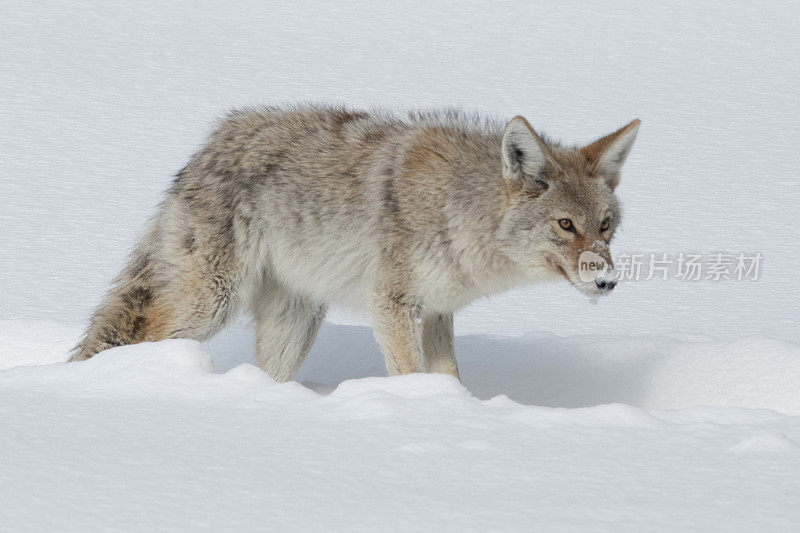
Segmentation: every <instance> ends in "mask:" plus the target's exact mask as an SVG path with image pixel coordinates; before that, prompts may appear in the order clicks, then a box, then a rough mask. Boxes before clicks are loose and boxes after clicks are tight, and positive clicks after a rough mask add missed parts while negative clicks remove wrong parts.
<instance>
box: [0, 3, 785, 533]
mask: <svg viewBox="0 0 800 533" xmlns="http://www.w3.org/2000/svg"><path fill="white" fill-rule="evenodd" d="M798 16H800V5H795V4H791V5H790V4H784V5H781V4H780V3H778V4H770V5H762V4H758V3H740V4H737V6H736V9H731V8H730V4H729V3H724V2H721V1H711V2H702V3H701V2H688V1H683V0H682V1H679V2H672V3H668V4H663V5H647V6H645V5H642V4H640V3H635V2H620V1H618V0H617V1H614V2H611V1H606V0H603V1H599V2H593V3H591V4H586V3H575V2H560V3H557V4H548V5H546V6H545V5H544V4H540V3H537V2H505V3H482V2H463V1H458V2H456V1H454V0H447V1H444V2H423V1H421V0H409V1H405V2H401V3H384V2H373V3H361V2H341V3H336V4H331V3H327V2H317V1H310V2H304V3H289V2H282V3H279V2H255V1H253V0H247V1H245V2H242V3H239V4H237V5H231V4H229V3H215V2H199V3H196V4H194V5H191V6H189V5H184V4H182V3H164V2H155V1H153V0H145V1H141V2H135V3H115V2H91V1H88V0H84V1H78V2H71V3H69V4H64V3H56V2H38V3H29V2H15V1H7V2H3V3H2V5H0V17H2V19H3V21H4V26H3V31H2V32H0V51H2V54H0V57H2V60H1V61H0V138H1V139H2V143H0V176H2V184H3V190H2V194H0V289H2V290H0V292H2V294H3V298H2V299H0V420H2V423H0V529H2V530H4V531H5V530H9V531H47V530H60V531H90V530H122V531H134V530H159V531H169V530H192V531H195V530H220V529H221V530H265V529H267V530H287V529H289V530H364V531H366V530H376V529H377V530H397V531H400V530H402V531H406V530H415V531H416V530H430V529H434V530H442V531H462V530H474V531H477V530H530V529H537V530H546V531H555V530H560V531H586V530H594V531H641V530H647V531H674V530H696V531H709V530H711V531H723V530H724V531H753V530H763V531H776V530H781V531H786V530H797V529H799V528H800V505H798V503H800V500H799V499H798V496H797V495H798V494H800V490H799V489H800V487H799V486H798V485H800V387H798V383H800V327H798V323H797V316H798V314H800V304H799V303H798V302H800V284H798V283H797V269H798V265H800V248H799V247H798V246H797V242H798V236H799V233H798V230H797V226H796V220H795V218H796V216H795V213H796V211H797V209H796V205H797V203H798V201H800V180H798V179H797V175H796V174H797V168H798V158H797V148H796V140H797V139H798V137H799V136H800V100H798V98H797V90H796V88H797V87H798V85H800V69H798V68H797V62H796V57H797V55H798V52H800V37H799V36H798V34H797V31H796V27H795V26H796V25H795V23H794V22H795V21H796V20H797V18H798ZM297 101H324V102H342V103H347V104H349V105H354V106H362V107H371V106H379V107H383V108H391V109H401V108H418V107H437V106H444V105H456V106H462V107H466V108H467V109H471V110H477V111H481V112H485V113H487V114H491V115H493V116H504V117H511V116H514V115H516V114H523V115H525V116H526V117H527V118H528V119H529V120H530V122H531V123H532V124H533V126H534V127H535V128H537V129H539V130H542V131H544V132H545V133H547V134H549V135H550V136H554V137H556V138H561V139H564V140H566V141H568V142H584V141H590V140H592V139H593V138H595V137H597V136H599V135H601V134H603V133H607V132H609V131H611V130H613V129H615V128H618V127H620V126H622V125H623V124H625V123H627V122H629V121H630V120H631V119H633V118H635V117H638V118H640V119H642V127H641V129H640V131H639V136H638V140H637V142H636V145H635V146H634V148H633V151H632V153H631V155H630V157H629V158H628V161H627V162H626V164H625V168H624V169H623V177H622V183H621V185H620V187H619V189H618V194H619V196H620V198H621V200H622V203H623V208H624V209H623V210H624V220H623V223H622V226H621V228H620V230H619V232H618V234H617V235H618V237H617V239H616V240H615V242H614V243H613V245H612V255H613V256H615V257H616V256H617V255H618V254H619V253H622V252H626V253H657V254H658V255H659V257H660V254H662V253H667V254H670V255H672V256H674V255H675V254H678V253H682V252H686V253H703V254H713V253H717V252H721V251H722V252H731V253H734V254H736V253H740V252H742V253H757V252H758V253H761V254H763V257H764V263H763V268H762V272H761V276H760V278H759V279H758V280H757V281H747V282H736V281H728V282H725V281H717V282H714V281H698V282H681V281H676V280H670V281H664V282H662V281H658V280H649V281H639V282H630V281H628V282H626V281H625V280H622V281H621V282H620V284H619V285H618V286H617V288H616V289H615V290H614V294H613V295H610V296H609V297H606V298H603V299H602V301H601V302H599V303H598V304H597V305H596V306H591V305H587V300H586V298H585V297H583V296H582V295H580V294H578V293H577V292H576V291H575V290H574V289H573V288H571V287H569V286H568V285H566V284H565V283H562V284H554V285H545V286H539V287H533V288H523V289H519V290H515V291H511V292H509V293H507V294H504V295H501V296H497V297H494V298H492V299H489V300H485V301H480V302H476V303H475V304H474V305H472V306H470V307H469V308H468V309H466V310H464V311H463V312H462V313H460V314H459V315H457V317H456V329H457V333H458V334H459V335H458V337H457V339H456V350H457V353H458V358H459V365H460V369H461V373H462V382H461V383H459V382H458V381H456V380H455V379H453V378H450V377H446V376H441V375H414V376H402V377H392V378H386V377H383V376H384V373H385V371H384V368H383V360H382V357H381V356H380V355H379V353H378V349H377V346H376V345H375V342H374V341H373V339H372V334H371V331H370V330H369V328H368V327H365V326H367V325H368V320H366V319H365V317H357V316H350V315H348V314H346V313H344V312H342V311H334V312H333V313H332V314H331V315H330V316H329V322H326V323H325V325H324V326H323V329H322V331H321V333H320V336H319V339H318V341H317V343H316V345H315V346H314V348H313V350H312V353H311V354H310V356H309V360H308V361H307V362H306V364H305V365H304V366H303V368H302V369H301V371H300V373H299V375H298V376H297V378H298V381H297V382H293V383H287V384H276V383H274V382H272V381H271V380H270V379H269V378H268V377H267V376H266V375H265V374H264V373H263V372H261V371H260V370H258V369H257V368H256V367H255V366H253V364H254V360H253V355H252V354H253V335H252V332H251V330H250V329H248V327H247V324H246V323H241V324H237V325H236V327H233V328H231V329H228V330H226V331H224V332H223V333H221V334H220V335H219V336H217V337H216V338H214V339H212V340H211V341H209V342H206V343H203V344H198V343H196V342H193V341H187V340H171V341H164V342H161V343H155V344H141V345H136V346H128V347H120V348H116V349H114V350H109V351H107V352H105V353H102V354H100V355H98V356H97V357H96V358H94V359H92V360H90V361H87V362H84V363H80V364H65V363H64V361H65V360H66V358H67V351H68V349H69V348H70V347H71V346H72V345H74V343H75V341H76V340H77V338H78V336H79V335H80V331H81V328H82V327H83V326H84V325H85V323H86V320H87V319H88V316H89V314H90V313H91V310H92V309H93V308H94V306H96V305H97V304H98V302H99V301H100V298H101V296H102V294H103V292H104V291H105V290H106V288H107V286H108V282H109V280H110V279H111V278H112V277H113V276H114V275H115V274H116V272H117V271H118V270H119V269H120V267H121V265H122V264H123V262H124V260H125V257H126V254H127V253H128V251H129V250H130V248H131V247H132V245H133V243H134V242H135V239H136V236H137V235H138V234H139V232H140V231H141V230H142V228H143V227H144V224H145V222H146V220H147V218H148V217H149V216H150V215H151V214H152V212H153V210H154V208H155V206H156V204H157V203H158V202H159V201H160V199H161V196H162V194H163V191H164V190H165V189H166V188H167V186H168V185H169V183H170V180H171V176H172V175H173V174H174V173H175V172H176V171H177V170H178V169H180V168H181V167H182V166H183V165H184V164H185V162H186V160H187V159H188V157H189V156H190V154H191V153H192V152H193V151H195V150H196V149H197V147H198V146H199V144H200V143H201V142H202V140H203V138H204V137H205V136H206V135H207V134H208V132H209V131H210V128H211V127H212V124H213V122H214V120H215V119H216V118H217V117H219V116H220V115H221V114H222V113H223V112H224V111H225V110H226V109H228V108H231V107H236V106H242V105H249V104H260V103H285V102H297Z"/></svg>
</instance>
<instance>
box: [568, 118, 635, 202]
mask: <svg viewBox="0 0 800 533" xmlns="http://www.w3.org/2000/svg"><path fill="white" fill-rule="evenodd" d="M639 124H641V122H640V121H639V119H638V118H637V119H636V120H634V121H633V122H631V123H630V124H628V125H627V126H623V127H622V128H620V129H618V130H617V131H615V132H614V133H611V134H609V135H606V136H605V137H602V138H600V139H598V140H596V141H595V142H593V143H592V144H590V145H589V146H584V147H583V148H582V149H581V151H582V152H583V154H584V155H585V156H586V159H588V160H589V161H590V162H592V163H594V165H595V168H596V169H597V171H598V173H599V174H600V176H601V177H602V178H603V179H604V180H605V181H606V183H607V184H608V186H609V187H611V190H612V191H613V190H614V189H615V188H616V187H617V185H619V173H620V170H621V169H622V164H623V163H624V162H625V159H626V158H627V157H628V154H629V153H630V151H631V148H633V141H635V140H636V132H638V131H639Z"/></svg>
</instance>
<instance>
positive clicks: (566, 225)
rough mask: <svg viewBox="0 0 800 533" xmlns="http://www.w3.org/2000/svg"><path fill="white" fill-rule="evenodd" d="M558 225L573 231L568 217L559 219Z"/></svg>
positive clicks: (573, 228) (573, 227)
mask: <svg viewBox="0 0 800 533" xmlns="http://www.w3.org/2000/svg"><path fill="white" fill-rule="evenodd" d="M558 225H559V226H561V229H563V230H566V231H571V232H572V233H575V226H573V225H572V221H571V220H570V219H568V218H562V219H561V220H559V221H558Z"/></svg>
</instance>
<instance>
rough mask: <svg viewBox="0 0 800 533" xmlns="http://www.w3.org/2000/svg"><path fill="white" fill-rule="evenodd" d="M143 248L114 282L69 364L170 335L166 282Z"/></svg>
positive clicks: (74, 350) (135, 253) (137, 251)
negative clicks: (165, 297)
mask: <svg viewBox="0 0 800 533" xmlns="http://www.w3.org/2000/svg"><path fill="white" fill-rule="evenodd" d="M142 248H143V246H142V247H140V248H139V249H137V250H136V251H135V252H134V254H133V256H132V258H131V261H130V263H129V264H128V266H127V267H125V269H124V270H123V271H122V273H120V275H119V276H118V277H117V279H116V280H115V281H114V286H113V287H112V289H111V291H110V292H109V293H108V295H107V296H106V298H105V300H104V301H103V303H102V304H101V305H100V307H99V308H98V309H97V311H95V313H94V315H93V316H92V319H91V322H90V324H89V327H88V328H87V330H86V333H85V335H84V336H83V338H82V339H81V341H80V342H79V343H78V345H77V346H76V347H75V348H74V349H73V351H72V354H71V357H70V361H83V360H85V359H89V358H90V357H92V356H93V355H95V354H96V353H98V352H101V351H103V350H106V349H108V348H113V347H115V346H122V345H124V344H134V343H137V342H143V341H155V340H161V339H164V338H166V337H167V336H168V335H169V323H170V316H169V313H168V312H167V307H166V306H165V302H164V297H163V292H164V283H163V282H162V281H160V280H159V279H158V278H157V276H156V269H155V268H154V265H153V259H152V254H150V253H147V252H146V251H145V250H143V249H142Z"/></svg>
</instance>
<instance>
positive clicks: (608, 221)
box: [600, 218, 611, 232]
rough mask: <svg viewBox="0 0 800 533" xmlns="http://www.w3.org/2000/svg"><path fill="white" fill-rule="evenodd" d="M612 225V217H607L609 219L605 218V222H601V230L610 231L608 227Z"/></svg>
mask: <svg viewBox="0 0 800 533" xmlns="http://www.w3.org/2000/svg"><path fill="white" fill-rule="evenodd" d="M610 227H611V219H610V218H607V219H605V220H604V221H603V223H602V224H600V231H601V232H603V231H608V228H610Z"/></svg>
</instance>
